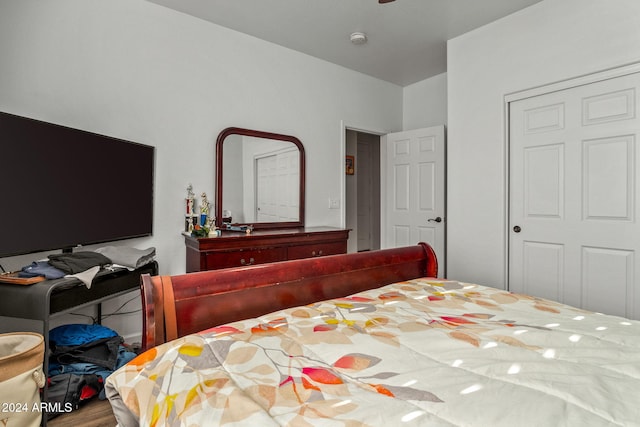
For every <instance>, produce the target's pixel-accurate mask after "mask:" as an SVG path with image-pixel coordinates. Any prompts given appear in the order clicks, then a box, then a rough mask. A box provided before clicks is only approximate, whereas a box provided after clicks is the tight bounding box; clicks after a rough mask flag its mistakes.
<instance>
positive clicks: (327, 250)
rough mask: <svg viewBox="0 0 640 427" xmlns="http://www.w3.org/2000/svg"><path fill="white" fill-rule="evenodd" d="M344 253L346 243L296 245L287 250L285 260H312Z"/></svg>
mask: <svg viewBox="0 0 640 427" xmlns="http://www.w3.org/2000/svg"><path fill="white" fill-rule="evenodd" d="M346 252H347V243H346V242H334V243H318V244H312V245H298V246H290V247H289V248H287V259H301V258H312V257H317V256H325V255H336V254H344V253H346Z"/></svg>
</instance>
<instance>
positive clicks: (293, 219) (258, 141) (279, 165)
mask: <svg viewBox="0 0 640 427" xmlns="http://www.w3.org/2000/svg"><path fill="white" fill-rule="evenodd" d="M304 190H305V164H304V147H303V146H302V142H300V140H299V139H298V138H296V137H294V136H290V135H281V134H277V133H270V132H262V131H258V130H251V129H243V128H236V127H230V128H227V129H224V130H223V131H222V132H220V134H219V135H218V139H217V141H216V197H215V200H216V205H215V215H216V226H217V227H219V228H222V229H224V225H223V224H224V223H233V224H245V225H252V226H253V227H254V228H256V229H260V228H288V227H303V226H304Z"/></svg>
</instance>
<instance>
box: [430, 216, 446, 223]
mask: <svg viewBox="0 0 640 427" xmlns="http://www.w3.org/2000/svg"><path fill="white" fill-rule="evenodd" d="M427 221H429V222H442V218H440V217H439V216H437V217H435V218H429V219H428V220H427Z"/></svg>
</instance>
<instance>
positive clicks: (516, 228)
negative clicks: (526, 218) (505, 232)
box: [513, 225, 522, 233]
mask: <svg viewBox="0 0 640 427" xmlns="http://www.w3.org/2000/svg"><path fill="white" fill-rule="evenodd" d="M513 231H515V232H516V233H519V232H521V231H522V228H520V226H519V225H516V226H515V227H513Z"/></svg>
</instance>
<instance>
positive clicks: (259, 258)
mask: <svg viewBox="0 0 640 427" xmlns="http://www.w3.org/2000/svg"><path fill="white" fill-rule="evenodd" d="M286 255H287V252H286V248H268V249H246V250H239V251H233V252H210V253H207V255H206V262H207V266H206V269H207V270H217V269H218V268H229V267H242V266H247V265H255V264H265V263H268V262H276V261H283V260H285V259H286Z"/></svg>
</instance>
